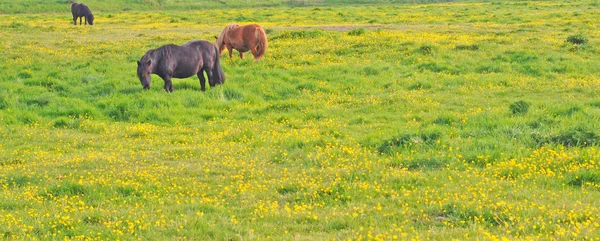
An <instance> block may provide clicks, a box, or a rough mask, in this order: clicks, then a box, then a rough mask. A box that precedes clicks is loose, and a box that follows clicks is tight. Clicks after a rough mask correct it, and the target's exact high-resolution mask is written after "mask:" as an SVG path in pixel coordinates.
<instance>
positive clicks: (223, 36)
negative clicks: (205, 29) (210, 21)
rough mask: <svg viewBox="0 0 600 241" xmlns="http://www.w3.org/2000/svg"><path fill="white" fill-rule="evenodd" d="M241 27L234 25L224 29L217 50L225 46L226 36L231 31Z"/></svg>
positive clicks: (218, 39)
mask: <svg viewBox="0 0 600 241" xmlns="http://www.w3.org/2000/svg"><path fill="white" fill-rule="evenodd" d="M239 26H240V25H239V24H237V23H233V24H229V25H227V26H225V29H223V31H221V33H220V34H219V36H217V48H219V49H220V48H221V46H223V44H224V40H225V34H226V33H227V32H229V31H231V30H232V29H234V28H237V27H239Z"/></svg>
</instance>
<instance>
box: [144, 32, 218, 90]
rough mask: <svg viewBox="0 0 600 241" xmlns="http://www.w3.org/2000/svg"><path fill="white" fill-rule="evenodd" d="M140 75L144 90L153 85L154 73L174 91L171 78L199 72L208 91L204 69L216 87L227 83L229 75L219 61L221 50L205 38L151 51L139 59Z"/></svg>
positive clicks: (210, 82) (166, 86) (201, 83)
mask: <svg viewBox="0 0 600 241" xmlns="http://www.w3.org/2000/svg"><path fill="white" fill-rule="evenodd" d="M137 64H138V68H137V75H138V77H139V78H140V82H141V83H142V86H144V89H149V88H150V75H151V74H156V75H158V76H160V77H161V78H162V79H163V80H164V81H165V86H164V88H165V91H167V92H173V84H172V83H171V78H187V77H190V76H192V75H197V76H198V79H200V89H201V90H202V91H204V90H206V80H205V79H204V73H203V71H204V72H206V75H207V76H208V84H210V86H211V87H214V86H215V85H217V84H223V82H225V74H224V73H223V69H222V68H221V63H220V60H219V50H218V49H217V47H216V46H214V45H213V44H212V43H210V42H207V41H204V40H195V41H190V42H188V43H186V44H184V45H181V46H177V45H174V44H168V45H164V46H162V47H160V48H157V49H153V50H150V51H148V52H146V54H144V56H142V58H141V59H140V61H138V62H137Z"/></svg>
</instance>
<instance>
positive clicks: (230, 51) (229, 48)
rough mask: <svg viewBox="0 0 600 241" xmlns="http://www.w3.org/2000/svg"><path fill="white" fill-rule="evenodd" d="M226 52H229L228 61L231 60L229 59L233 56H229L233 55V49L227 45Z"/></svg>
mask: <svg viewBox="0 0 600 241" xmlns="http://www.w3.org/2000/svg"><path fill="white" fill-rule="evenodd" d="M227 51H228V52H229V58H230V59H231V58H233V56H231V54H232V53H233V52H232V51H233V48H232V47H231V45H229V44H228V45H227Z"/></svg>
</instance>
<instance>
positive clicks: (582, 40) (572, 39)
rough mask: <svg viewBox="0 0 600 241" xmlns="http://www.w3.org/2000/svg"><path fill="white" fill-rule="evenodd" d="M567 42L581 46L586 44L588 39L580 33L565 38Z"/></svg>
mask: <svg viewBox="0 0 600 241" xmlns="http://www.w3.org/2000/svg"><path fill="white" fill-rule="evenodd" d="M567 42H569V43H572V44H577V45H583V44H586V43H587V42H588V37H587V36H585V35H583V34H581V33H579V34H575V35H570V36H569V37H567Z"/></svg>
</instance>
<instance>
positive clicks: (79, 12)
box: [71, 3, 94, 25]
mask: <svg viewBox="0 0 600 241" xmlns="http://www.w3.org/2000/svg"><path fill="white" fill-rule="evenodd" d="M71 13H72V14H73V24H75V25H77V18H79V25H81V18H83V17H85V24H86V25H87V24H88V23H89V24H90V25H94V15H93V14H92V11H90V8H88V6H86V5H85V4H83V3H72V4H71Z"/></svg>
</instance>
